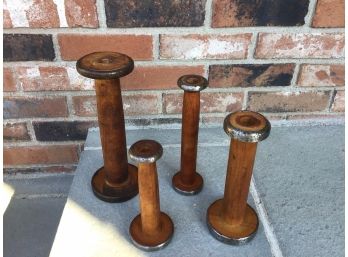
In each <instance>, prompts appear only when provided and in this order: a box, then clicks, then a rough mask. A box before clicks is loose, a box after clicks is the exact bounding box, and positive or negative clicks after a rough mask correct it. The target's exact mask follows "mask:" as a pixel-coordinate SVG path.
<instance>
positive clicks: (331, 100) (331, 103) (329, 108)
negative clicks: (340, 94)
mask: <svg viewBox="0 0 348 257" xmlns="http://www.w3.org/2000/svg"><path fill="white" fill-rule="evenodd" d="M336 94H337V90H332V92H331V95H330V99H329V103H328V107H327V110H326V111H327V112H330V113H331V108H332V105H333V103H334V101H335V96H336Z"/></svg>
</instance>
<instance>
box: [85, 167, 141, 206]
mask: <svg viewBox="0 0 348 257" xmlns="http://www.w3.org/2000/svg"><path fill="white" fill-rule="evenodd" d="M91 184H92V189H93V193H94V194H95V196H96V197H98V198H99V199H100V200H103V201H105V202H110V203H120V202H125V201H127V200H129V199H131V198H133V197H134V196H136V195H137V194H138V168H137V167H135V166H134V165H131V164H128V179H127V180H126V181H125V182H123V183H121V184H120V185H117V186H110V185H108V184H106V183H105V170H104V167H101V168H100V169H98V170H97V171H96V172H95V173H94V175H93V177H92V182H91Z"/></svg>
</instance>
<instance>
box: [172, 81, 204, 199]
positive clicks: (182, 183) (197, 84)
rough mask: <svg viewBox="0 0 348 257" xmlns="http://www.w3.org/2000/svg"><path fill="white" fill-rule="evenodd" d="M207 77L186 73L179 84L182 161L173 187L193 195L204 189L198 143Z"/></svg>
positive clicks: (174, 178) (179, 191) (180, 191)
mask: <svg viewBox="0 0 348 257" xmlns="http://www.w3.org/2000/svg"><path fill="white" fill-rule="evenodd" d="M207 84H208V82H207V81H206V79H205V78H203V77H202V76H198V75H185V76H182V77H180V78H179V80H178V85H179V87H181V88H182V89H184V97H183V107H182V132H181V163H180V170H179V172H178V173H176V174H175V175H174V176H173V180H172V183H173V188H174V189H175V190H176V191H177V192H178V193H181V194H184V195H193V194H197V193H199V192H200V191H201V190H202V187H203V178H202V176H201V175H200V174H198V173H197V170H196V164H197V144H198V132H199V112H200V91H201V90H203V89H204V88H206V87H207Z"/></svg>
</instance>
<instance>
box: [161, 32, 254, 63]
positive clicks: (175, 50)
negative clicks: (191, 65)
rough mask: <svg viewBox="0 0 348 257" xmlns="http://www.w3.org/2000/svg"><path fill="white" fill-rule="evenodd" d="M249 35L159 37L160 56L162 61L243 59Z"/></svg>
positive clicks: (245, 54)
mask: <svg viewBox="0 0 348 257" xmlns="http://www.w3.org/2000/svg"><path fill="white" fill-rule="evenodd" d="M251 35H252V34H250V33H247V34H236V35H198V34H195V35H161V36H160V56H161V58H163V59H244V58H246V57H247V53H248V46H249V43H250V39H251Z"/></svg>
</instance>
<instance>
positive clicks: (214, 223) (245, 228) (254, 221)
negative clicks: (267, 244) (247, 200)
mask: <svg viewBox="0 0 348 257" xmlns="http://www.w3.org/2000/svg"><path fill="white" fill-rule="evenodd" d="M222 206H223V199H220V200H217V201H215V202H214V203H212V204H211V205H210V206H209V208H208V211H207V225H208V228H209V231H210V233H211V234H212V235H213V236H214V237H215V238H216V239H217V240H219V241H221V242H223V243H226V244H232V245H241V244H244V243H247V242H249V241H250V240H251V239H253V238H254V236H255V234H256V231H257V229H258V226H259V219H258V217H257V214H256V212H255V211H254V209H253V208H251V207H250V206H249V205H248V204H247V208H246V210H245V216H244V220H243V222H242V223H241V224H236V225H234V224H228V223H226V222H225V220H224V219H223V218H222V215H221V214H222Z"/></svg>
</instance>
